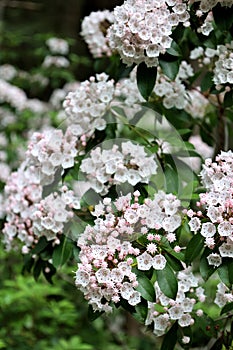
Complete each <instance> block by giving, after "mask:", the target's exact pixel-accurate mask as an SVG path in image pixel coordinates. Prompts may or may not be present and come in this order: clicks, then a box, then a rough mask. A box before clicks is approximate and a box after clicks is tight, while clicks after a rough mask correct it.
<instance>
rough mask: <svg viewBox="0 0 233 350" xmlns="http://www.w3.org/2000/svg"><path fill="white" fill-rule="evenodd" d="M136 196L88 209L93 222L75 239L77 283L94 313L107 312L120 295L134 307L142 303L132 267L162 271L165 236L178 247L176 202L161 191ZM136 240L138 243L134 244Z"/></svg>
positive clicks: (172, 246) (125, 197)
mask: <svg viewBox="0 0 233 350" xmlns="http://www.w3.org/2000/svg"><path fill="white" fill-rule="evenodd" d="M139 196H140V193H139V191H136V192H134V194H133V198H132V195H131V194H128V195H126V196H121V197H119V198H118V199H117V200H116V201H115V202H113V203H112V202H111V198H107V197H106V198H104V200H103V202H100V203H99V204H97V205H96V206H95V208H94V211H92V215H93V216H95V217H96V219H95V220H94V226H91V225H87V226H86V228H85V231H84V232H83V233H82V234H81V235H80V237H79V239H78V246H79V247H80V248H81V252H80V255H79V258H80V262H79V263H78V270H77V272H76V278H75V283H76V286H77V287H78V289H80V290H81V291H82V292H83V293H84V296H85V298H86V299H87V300H88V302H89V304H91V305H92V307H93V309H94V310H95V311H96V310H98V311H106V312H109V311H111V310H112V305H113V304H117V303H118V302H119V301H120V300H121V299H125V300H126V301H127V302H128V303H129V304H130V305H133V306H135V305H137V304H138V303H140V301H141V293H140V292H139V291H137V287H138V284H139V283H138V281H137V275H136V274H135V273H134V272H133V270H132V267H133V266H135V265H136V266H137V269H138V270H141V271H145V270H149V269H150V268H152V267H153V268H154V269H155V270H156V269H157V270H162V269H164V267H165V265H166V263H167V262H166V259H165V257H164V255H163V254H162V253H161V252H162V241H163V240H164V239H165V240H166V242H167V243H166V244H168V245H170V247H171V249H174V250H175V251H177V249H176V247H177V245H175V244H176V235H175V230H176V229H177V228H178V227H179V226H180V224H181V215H180V213H178V208H179V206H180V201H179V200H178V199H177V198H176V197H175V196H174V195H172V194H165V193H164V192H163V191H160V192H159V193H158V194H155V196H154V199H153V200H152V199H149V198H147V199H145V201H144V203H143V204H139ZM140 238H141V240H140ZM136 239H137V242H139V241H140V243H137V244H134V241H135V240H136ZM139 247H140V248H141V250H140V249H139Z"/></svg>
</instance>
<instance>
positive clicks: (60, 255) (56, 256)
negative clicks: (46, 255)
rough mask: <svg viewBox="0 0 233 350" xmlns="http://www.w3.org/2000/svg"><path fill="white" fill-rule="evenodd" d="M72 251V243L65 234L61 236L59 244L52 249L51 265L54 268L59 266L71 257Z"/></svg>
mask: <svg viewBox="0 0 233 350" xmlns="http://www.w3.org/2000/svg"><path fill="white" fill-rule="evenodd" d="M72 251H73V243H72V241H70V239H69V238H68V237H66V236H62V237H61V239H60V244H59V245H56V246H55V248H54V251H53V255H52V259H53V266H54V267H56V268H59V267H61V266H62V265H64V264H65V262H66V261H67V260H68V259H69V258H70V257H71V254H72Z"/></svg>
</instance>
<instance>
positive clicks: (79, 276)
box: [75, 270, 90, 287]
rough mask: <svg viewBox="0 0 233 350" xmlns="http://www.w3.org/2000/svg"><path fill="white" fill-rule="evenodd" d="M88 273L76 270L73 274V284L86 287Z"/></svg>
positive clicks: (88, 277)
mask: <svg viewBox="0 0 233 350" xmlns="http://www.w3.org/2000/svg"><path fill="white" fill-rule="evenodd" d="M89 281H90V275H89V273H88V272H86V271H83V270H78V271H77V272H76V274H75V284H76V285H80V286H82V287H86V286H87V285H88V284H89Z"/></svg>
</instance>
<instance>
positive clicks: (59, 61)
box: [42, 55, 70, 68]
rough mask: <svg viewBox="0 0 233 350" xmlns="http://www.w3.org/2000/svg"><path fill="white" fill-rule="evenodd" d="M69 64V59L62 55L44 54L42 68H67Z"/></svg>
mask: <svg viewBox="0 0 233 350" xmlns="http://www.w3.org/2000/svg"><path fill="white" fill-rule="evenodd" d="M69 65H70V61H69V60H68V59H67V58H66V57H63V56H50V55H48V56H46V57H45V59H44V61H43V63H42V67H44V68H49V67H51V66H55V67H58V68H67V67H69Z"/></svg>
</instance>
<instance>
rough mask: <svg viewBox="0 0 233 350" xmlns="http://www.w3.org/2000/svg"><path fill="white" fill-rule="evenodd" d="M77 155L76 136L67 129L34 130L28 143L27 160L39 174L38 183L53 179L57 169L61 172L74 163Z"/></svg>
mask: <svg viewBox="0 0 233 350" xmlns="http://www.w3.org/2000/svg"><path fill="white" fill-rule="evenodd" d="M76 155H77V138H76V137H75V136H74V135H73V134H72V133H71V132H70V131H69V129H67V131H66V132H65V134H64V135H63V132H62V130H54V129H52V130H47V131H44V132H43V133H39V132H35V133H34V134H33V135H32V137H31V140H30V142H29V145H28V150H27V160H28V162H29V163H30V164H31V165H34V166H35V167H36V168H37V170H38V173H39V176H40V184H41V185H48V184H51V183H52V182H53V180H54V176H55V173H56V171H57V170H60V174H62V172H63V170H64V169H67V168H71V167H72V166H73V165H74V158H75V157H76Z"/></svg>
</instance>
